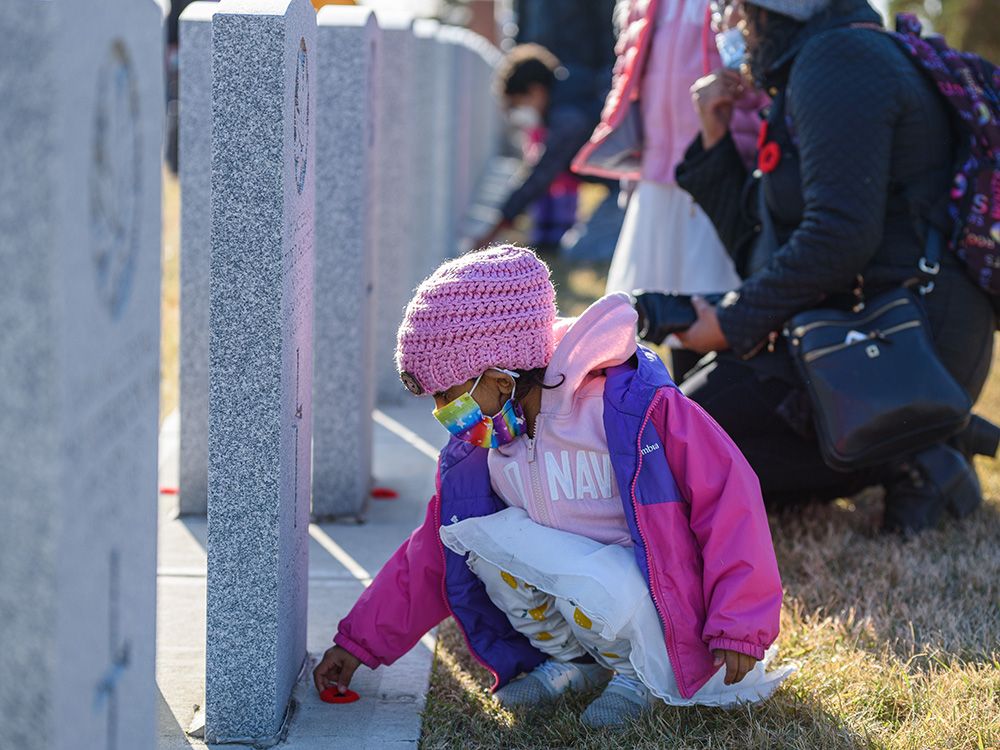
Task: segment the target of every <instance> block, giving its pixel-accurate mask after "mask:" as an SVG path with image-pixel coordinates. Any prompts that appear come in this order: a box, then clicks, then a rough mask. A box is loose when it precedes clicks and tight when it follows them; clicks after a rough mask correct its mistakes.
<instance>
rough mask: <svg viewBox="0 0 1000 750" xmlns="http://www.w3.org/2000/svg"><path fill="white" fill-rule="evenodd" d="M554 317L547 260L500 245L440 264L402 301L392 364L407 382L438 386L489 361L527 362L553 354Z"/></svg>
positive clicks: (466, 376)
mask: <svg viewBox="0 0 1000 750" xmlns="http://www.w3.org/2000/svg"><path fill="white" fill-rule="evenodd" d="M555 317H556V306H555V289H553V287H552V282H551V281H550V280H549V268H548V266H547V265H545V263H543V262H542V261H541V260H539V259H538V257H537V256H536V255H535V254H534V253H533V252H531V251H530V250H525V249H524V248H520V247H514V246H513V245H502V246H499V247H491V248H487V249H486V250H480V251H479V252H475V253H469V254H468V255H463V256H462V257H460V258H456V259H455V260H451V261H448V262H447V263H444V264H443V265H441V266H440V267H439V268H438V269H437V270H436V271H435V272H434V273H433V274H431V275H430V277H428V278H427V279H425V280H424V282H423V283H422V284H421V285H420V286H419V287H418V288H417V291H416V294H415V295H414V297H413V299H412V300H410V304H409V305H407V306H406V313H405V314H404V316H403V323H402V325H400V327H399V335H398V337H397V340H396V367H397V369H398V370H399V371H400V373H401V375H402V376H403V382H404V383H406V382H407V379H408V378H407V376H408V377H409V378H410V379H412V380H415V381H416V384H417V386H418V387H417V388H416V389H414V387H413V384H412V383H410V384H407V387H409V388H410V389H411V390H414V391H415V392H418V393H419V392H420V391H421V390H422V391H423V392H426V393H440V392H442V391H446V390H448V389H449V388H451V387H452V386H454V385H458V384H459V383H464V382H465V381H467V380H471V379H473V378H476V377H478V376H479V375H481V374H482V373H483V372H485V371H486V370H488V369H489V368H491V367H502V368H504V369H507V370H531V369H534V368H536V367H544V366H545V365H547V364H548V363H549V359H551V358H552V352H553V350H554V348H555V339H554V336H553V332H552V324H553V323H554V321H555Z"/></svg>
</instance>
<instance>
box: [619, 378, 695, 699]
mask: <svg viewBox="0 0 1000 750" xmlns="http://www.w3.org/2000/svg"><path fill="white" fill-rule="evenodd" d="M662 398H663V394H662V393H660V392H659V391H657V393H656V395H655V396H654V397H653V400H652V402H650V404H649V408H648V409H647V410H646V416H645V418H644V419H643V421H642V426H641V427H640V428H639V436H638V438H637V440H636V446H635V448H636V455H637V456H638V461H637V463H636V466H635V476H633V477H632V487H631V488H630V494H631V499H632V513H633V514H635V527H636V529H638V530H639V537H640V538H641V539H642V546H643V547H645V549H646V570H647V571H649V594H650V597H651V598H652V600H653V606H654V607H655V608H656V614H658V615H659V616H660V622H662V623H663V627H664V629H665V631H666V640H667V655H668V656H669V657H670V665H671V666H672V667H673V670H674V675H675V677H676V678H677V687H678V688H679V689H681V691H682V692H681V695H684V692H683V688H681V684H682V683H683V684H684V685H686V684H687V680H686V679H684V674H683V671H682V669H681V661H680V659H679V658H678V656H677V644H676V643H675V642H674V627H673V624H672V623H671V622H670V617H669V616H668V615H667V611H666V608H665V607H664V606H663V605H662V604H661V603H660V600H659V598H658V597H657V593H656V590H657V586H656V571H655V569H654V568H653V557H652V553H651V552H650V547H649V542H648V541H647V540H646V534H645V533H644V532H643V530H642V524H641V523H640V522H639V507H638V506H639V501H638V499H637V498H636V496H635V487H636V484H638V482H639V472H640V471H641V470H642V435H643V433H644V432H645V431H646V425H647V424H649V420H650V419H651V418H652V416H653V409H654V408H655V407H656V404H657V403H658V402H659V401H660V400H661V399H662ZM684 697H687V698H689V697H690V696H684Z"/></svg>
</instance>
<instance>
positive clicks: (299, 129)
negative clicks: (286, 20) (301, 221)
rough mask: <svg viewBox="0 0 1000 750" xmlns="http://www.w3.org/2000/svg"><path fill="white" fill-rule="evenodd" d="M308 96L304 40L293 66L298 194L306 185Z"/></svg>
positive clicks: (293, 129) (293, 138) (293, 132)
mask: <svg viewBox="0 0 1000 750" xmlns="http://www.w3.org/2000/svg"><path fill="white" fill-rule="evenodd" d="M311 107H312V101H311V100H310V97H309V52H308V50H307V49H306V40H305V38H303V39H302V40H301V41H300V42H299V57H298V63H297V64H296V66H295V116H294V118H293V120H292V148H293V150H294V152H295V187H296V189H298V191H299V194H301V193H302V191H303V190H304V189H305V186H306V171H307V170H308V168H309V127H310V125H311V123H310V118H311V116H312V112H311V111H310V108H311Z"/></svg>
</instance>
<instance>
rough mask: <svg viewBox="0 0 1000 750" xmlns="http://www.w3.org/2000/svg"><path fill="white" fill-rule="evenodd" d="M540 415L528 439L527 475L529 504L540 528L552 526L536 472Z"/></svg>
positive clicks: (536, 418)
mask: <svg viewBox="0 0 1000 750" xmlns="http://www.w3.org/2000/svg"><path fill="white" fill-rule="evenodd" d="M541 422H542V415H541V414H539V415H538V416H537V417H535V437H533V438H532V437H529V438H528V474H530V475H531V504H532V505H533V506H534V507H535V512H536V513H537V514H538V520H539V523H541V524H542V526H549V527H551V526H552V519H551V518H549V511H548V508H546V507H545V497H544V496H543V495H542V478H541V476H540V475H539V472H538V461H536V460H535V459H536V458H537V457H536V456H535V443H536V442H537V440H538V433H539V431H540V430H541V426H542V425H541Z"/></svg>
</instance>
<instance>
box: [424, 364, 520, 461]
mask: <svg viewBox="0 0 1000 750" xmlns="http://www.w3.org/2000/svg"><path fill="white" fill-rule="evenodd" d="M497 369H499V368H497ZM499 371H500V372H503V373H505V374H507V375H510V376H512V377H514V378H516V377H517V373H514V372H510V371H508V370H499ZM482 377H483V376H482V375H480V376H479V377H478V378H476V382H475V383H473V385H472V388H471V389H470V390H469V392H468V393H463V394H462V395H461V396H459V397H458V398H456V399H455V400H454V401H452V402H451V403H450V404H447V405H445V406H442V407H441V408H440V409H435V410H434V417H435V418H436V419H437V421H438V422H440V423H441V424H442V425H443V426H444V428H445V429H446V430H448V432H450V433H451V434H452V435H454V436H455V437H457V438H458V439H459V440H464V441H465V442H466V443H471V444H472V445H475V446H478V447H480V448H499V447H500V446H501V445H507V444H508V443H511V442H513V441H514V440H516V439H517V438H519V437H521V435H523V434H524V433H525V432H527V430H528V424H527V421H526V420H525V418H524V409H522V408H521V405H520V404H519V403H517V402H516V401H515V400H514V393H516V392H517V387H516V386H515V388H514V392H512V393H511V394H510V398H509V399H507V403H505V404H504V405H503V408H502V409H501V410H500V412H499V413H498V414H494V415H493V416H492V417H487V416H486V415H485V414H483V410H482V409H481V408H479V404H477V403H476V401H475V399H474V398H472V391H474V390H476V386H478V385H479V381H480V380H482Z"/></svg>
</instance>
